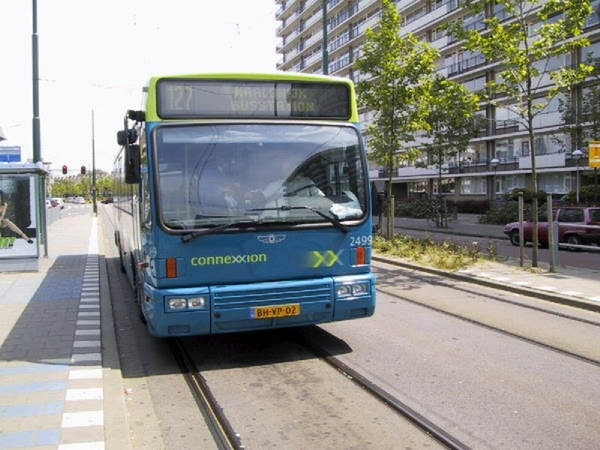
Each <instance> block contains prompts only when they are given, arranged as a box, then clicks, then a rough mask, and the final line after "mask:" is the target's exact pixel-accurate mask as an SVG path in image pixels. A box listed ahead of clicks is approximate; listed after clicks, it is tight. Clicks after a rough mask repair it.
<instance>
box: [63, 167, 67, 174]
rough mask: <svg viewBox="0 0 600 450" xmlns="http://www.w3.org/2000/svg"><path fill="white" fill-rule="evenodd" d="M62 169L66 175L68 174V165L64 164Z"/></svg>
mask: <svg viewBox="0 0 600 450" xmlns="http://www.w3.org/2000/svg"><path fill="white" fill-rule="evenodd" d="M62 171H63V175H66V174H67V166H66V165H64V166H63V167H62Z"/></svg>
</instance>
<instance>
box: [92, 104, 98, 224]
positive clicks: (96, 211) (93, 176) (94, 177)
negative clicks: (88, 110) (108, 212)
mask: <svg viewBox="0 0 600 450" xmlns="http://www.w3.org/2000/svg"><path fill="white" fill-rule="evenodd" d="M97 191H98V189H96V144H95V138H94V110H93V109H92V205H93V210H94V214H95V215H97V214H98V203H96V192H97Z"/></svg>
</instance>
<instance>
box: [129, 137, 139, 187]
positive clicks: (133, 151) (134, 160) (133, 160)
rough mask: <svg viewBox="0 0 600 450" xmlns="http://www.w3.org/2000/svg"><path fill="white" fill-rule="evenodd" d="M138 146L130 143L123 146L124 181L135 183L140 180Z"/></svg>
mask: <svg viewBox="0 0 600 450" xmlns="http://www.w3.org/2000/svg"><path fill="white" fill-rule="evenodd" d="M140 163H141V155H140V146H139V145H137V144H130V145H128V146H126V147H125V183H127V184H137V183H139V182H140V179H141V176H140Z"/></svg>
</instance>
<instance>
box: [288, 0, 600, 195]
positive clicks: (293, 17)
mask: <svg viewBox="0 0 600 450" xmlns="http://www.w3.org/2000/svg"><path fill="white" fill-rule="evenodd" d="M276 2H277V3H278V4H279V6H280V7H279V9H278V10H277V12H276V19H277V20H279V21H280V25H279V27H278V28H277V35H278V37H280V38H281V41H280V42H279V44H278V46H277V51H278V53H279V54H280V55H281V59H280V60H279V62H278V63H277V68H278V69H279V70H284V71H295V72H306V73H328V74H330V75H336V76H341V77H347V78H350V79H352V80H354V81H358V80H359V77H360V74H359V73H358V71H356V70H355V69H354V68H353V62H354V61H355V60H356V58H357V57H358V56H359V55H360V51H361V47H362V45H363V44H364V41H365V31H366V29H367V28H369V27H374V26H376V25H377V22H378V21H379V18H380V15H381V0H328V1H327V0H276ZM324 4H325V5H326V6H325V9H324ZM396 5H397V7H398V10H399V11H400V14H401V16H402V20H403V26H402V28H401V30H400V32H403V33H404V32H406V33H408V32H410V33H413V34H414V35H415V36H417V37H418V38H420V39H421V40H423V41H427V42H430V43H431V45H433V46H434V47H436V48H437V49H438V50H439V52H440V58H439V60H438V63H437V67H438V70H439V71H440V73H442V74H443V75H445V76H447V77H448V78H449V79H452V80H454V81H457V82H459V83H462V84H464V85H465V86H467V87H468V88H469V89H470V90H472V91H477V90H480V89H482V88H483V86H484V85H485V83H486V80H489V79H493V77H494V73H495V70H496V69H497V66H496V65H494V64H493V63H489V62H488V61H486V59H485V58H484V57H483V55H481V54H477V53H471V52H468V51H465V50H463V49H462V48H461V45H460V43H459V42H457V41H456V40H454V39H453V38H451V37H450V36H448V35H447V34H446V32H445V31H444V30H443V28H442V25H443V24H445V23H447V22H448V21H453V20H456V19H457V18H464V20H465V24H466V25H467V26H468V27H471V28H473V29H483V28H484V26H485V24H484V22H483V19H484V13H481V14H480V15H476V16H467V11H465V10H463V9H462V8H461V7H460V6H459V1H458V0H399V1H396ZM593 7H594V13H593V14H592V15H590V16H589V17H588V19H587V21H586V24H585V29H584V32H585V36H587V37H588V39H589V41H590V45H589V46H588V47H586V48H584V49H580V50H579V51H578V52H576V53H575V54H570V55H565V56H564V57H561V58H555V59H554V60H552V61H550V64H551V66H554V67H561V66H565V65H570V64H575V63H578V62H579V61H582V60H584V59H585V55H588V54H590V53H591V54H595V55H598V56H599V57H600V0H595V1H594V2H593ZM324 11H325V14H324ZM487 14H494V15H495V16H498V17H500V18H501V19H508V16H507V14H506V12H505V11H504V9H503V7H502V5H495V6H493V7H492V8H490V9H489V10H488V11H487ZM324 16H325V19H326V23H327V24H328V26H327V28H326V30H325V31H326V32H325V33H324V29H323V23H324ZM559 18H560V16H558V17H553V18H551V19H549V20H557V19H559ZM537 28H538V27H536V25H535V24H533V25H532V26H531V35H532V37H534V36H535V33H536V30H537ZM324 42H327V44H326V45H325V44H324ZM324 50H325V51H324ZM324 65H326V66H327V70H326V71H324V70H323V67H324ZM543 81H544V83H543V84H544V85H545V87H544V88H543V89H542V90H541V91H539V92H540V96H543V90H544V89H545V90H548V89H550V88H551V86H552V82H551V80H550V79H549V78H547V79H546V80H543ZM590 82H591V81H590ZM587 89H588V87H586V86H582V87H580V88H578V89H575V90H574V91H573V92H572V97H571V98H568V99H567V98H565V97H556V98H554V99H553V100H552V101H551V102H550V104H549V105H548V107H547V108H546V109H545V111H544V113H543V114H541V115H539V116H538V117H537V118H536V120H535V123H534V125H535V127H536V140H535V146H534V147H535V148H534V149H530V148H529V142H528V139H527V131H526V129H525V127H524V126H523V125H522V124H521V123H520V121H519V120H517V117H516V116H515V114H514V112H512V110H511V108H510V105H504V106H503V107H501V106H498V107H492V106H490V105H482V109H481V111H479V112H478V114H479V115H480V116H481V118H482V120H481V121H480V122H481V129H480V132H479V133H478V135H477V138H475V139H473V140H472V141H471V144H470V146H469V148H468V149H467V151H466V152H463V153H461V154H460V155H457V156H455V157H452V158H449V159H448V160H447V161H446V163H445V164H444V165H443V175H442V180H443V182H442V183H441V186H438V185H437V184H438V168H437V167H435V166H433V165H431V164H429V162H430V161H428V160H427V156H426V155H423V158H421V160H418V161H413V162H407V163H406V164H405V165H403V166H402V167H397V168H395V169H394V172H393V174H392V176H393V188H394V192H395V195H396V196H397V197H398V198H400V199H406V198H418V197H423V196H425V195H427V194H432V193H437V192H442V193H444V194H446V195H449V196H452V197H455V198H456V199H464V198H479V199H480V198H488V199H494V198H496V197H497V196H499V195H500V194H502V193H505V192H509V191H511V190H512V189H514V188H517V187H527V186H530V183H531V152H532V151H534V152H535V154H536V172H537V174H538V187H539V189H542V190H544V191H546V192H548V193H553V194H556V195H560V194H566V193H568V192H570V191H571V190H574V189H575V186H576V183H577V181H576V180H577V179H576V177H578V176H581V174H582V173H583V172H584V170H586V169H589V167H588V164H589V158H588V148H587V142H583V143H582V144H581V148H579V149H578V148H576V147H578V145H576V143H575V142H574V140H573V139H572V136H571V135H567V134H565V133H564V125H565V124H564V119H563V114H562V113H561V112H560V110H559V106H560V101H559V99H560V98H562V99H563V100H564V101H569V102H572V104H575V105H578V104H581V100H582V98H583V97H584V96H585V95H586V91H587ZM539 101H547V100H545V99H544V98H540V100H539ZM370 120H371V115H370V114H369V112H368V111H363V112H362V114H361V121H362V123H363V124H369V123H370ZM570 120H572V121H578V122H577V123H585V120H586V118H585V117H581V116H579V117H573V118H572V119H570ZM574 150H581V152H582V155H581V156H579V153H580V152H575V153H574V154H573V152H574ZM578 156H579V157H578ZM370 169H371V170H370V176H371V178H372V179H373V180H380V181H382V182H383V181H384V180H387V179H388V178H389V174H387V173H386V171H385V170H384V169H381V168H379V167H377V166H376V165H374V164H373V163H371V167H370ZM580 183H582V185H583V184H585V183H586V180H585V179H584V178H580Z"/></svg>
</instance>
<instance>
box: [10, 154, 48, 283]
mask: <svg viewBox="0 0 600 450" xmlns="http://www.w3.org/2000/svg"><path fill="white" fill-rule="evenodd" d="M45 177H46V171H45V170H44V169H43V168H41V167H40V166H38V165H36V164H32V163H0V272H22V271H37V270H39V256H40V244H41V242H40V241H41V239H42V237H44V236H45V234H46V233H45V229H44V228H45V227H44V225H43V215H42V208H44V207H45V205H43V204H40V203H41V200H40V199H41V198H42V197H44V196H40V195H39V192H41V189H43V187H44V181H45Z"/></svg>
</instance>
